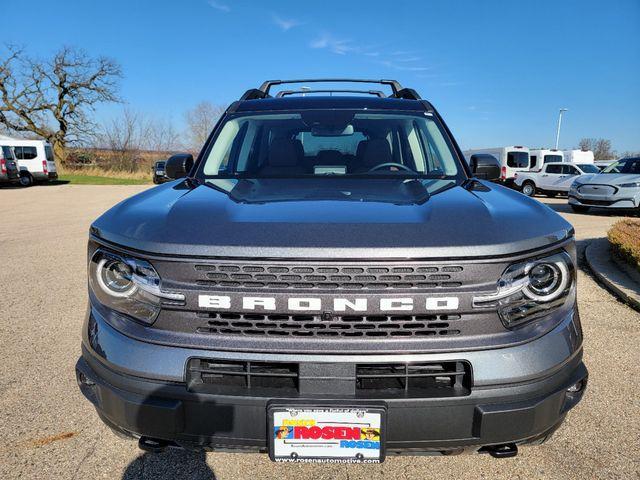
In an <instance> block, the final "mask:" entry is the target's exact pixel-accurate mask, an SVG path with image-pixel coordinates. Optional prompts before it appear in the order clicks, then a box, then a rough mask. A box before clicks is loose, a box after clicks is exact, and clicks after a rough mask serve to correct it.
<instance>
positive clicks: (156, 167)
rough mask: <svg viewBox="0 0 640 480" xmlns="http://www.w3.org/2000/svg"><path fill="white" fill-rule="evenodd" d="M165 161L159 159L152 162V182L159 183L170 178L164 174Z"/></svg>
mask: <svg viewBox="0 0 640 480" xmlns="http://www.w3.org/2000/svg"><path fill="white" fill-rule="evenodd" d="M165 163H166V162H165V161H164V160H160V161H158V162H156V163H154V164H153V166H152V167H151V170H152V175H153V183H155V184H156V185H157V184H160V183H164V182H168V181H169V180H170V179H169V178H167V176H166V174H165V169H164V166H165Z"/></svg>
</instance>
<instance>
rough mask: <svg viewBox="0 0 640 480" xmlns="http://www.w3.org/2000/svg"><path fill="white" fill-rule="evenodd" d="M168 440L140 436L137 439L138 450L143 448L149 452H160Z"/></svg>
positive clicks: (165, 446) (167, 443)
mask: <svg viewBox="0 0 640 480" xmlns="http://www.w3.org/2000/svg"><path fill="white" fill-rule="evenodd" d="M168 445H169V442H167V441H165V440H160V439H158V438H149V437H145V436H142V437H140V439H139V440H138V447H139V448H140V450H144V451H145V452H149V453H161V452H163V451H164V450H165V448H167V446H168Z"/></svg>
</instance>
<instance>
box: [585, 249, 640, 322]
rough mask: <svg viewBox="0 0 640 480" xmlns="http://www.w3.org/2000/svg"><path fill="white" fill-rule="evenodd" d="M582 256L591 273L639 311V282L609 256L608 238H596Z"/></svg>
mask: <svg viewBox="0 0 640 480" xmlns="http://www.w3.org/2000/svg"><path fill="white" fill-rule="evenodd" d="M584 256H585V258H586V260H587V264H588V265H589V268H590V269H591V271H592V272H593V274H594V275H595V276H596V277H597V278H598V280H600V282H602V284H603V285H604V286H605V287H607V289H608V290H609V291H610V292H612V293H613V294H614V295H616V296H617V297H619V298H621V299H622V300H623V301H624V302H625V303H627V304H628V305H629V306H631V307H632V308H634V309H635V310H639V311H640V283H637V282H636V281H634V280H633V279H632V278H631V276H629V275H628V274H627V273H626V272H625V271H624V270H622V268H621V267H620V266H619V265H618V264H617V263H616V262H614V260H613V259H612V258H611V251H610V248H609V240H607V239H606V238H597V239H595V240H593V241H592V242H591V243H590V244H589V245H587V248H586V249H585V252H584Z"/></svg>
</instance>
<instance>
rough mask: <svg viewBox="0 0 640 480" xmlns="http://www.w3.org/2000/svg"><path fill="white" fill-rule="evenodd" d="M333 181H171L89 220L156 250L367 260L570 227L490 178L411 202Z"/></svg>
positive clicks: (477, 252) (521, 246) (534, 243)
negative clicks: (241, 184) (305, 184)
mask: <svg viewBox="0 0 640 480" xmlns="http://www.w3.org/2000/svg"><path fill="white" fill-rule="evenodd" d="M291 181H292V180H281V183H280V184H278V182H274V183H273V184H272V188H273V189H280V190H282V189H285V188H286V187H285V182H289V185H291V183H290V182H291ZM327 181H328V182H332V180H327ZM365 181H366V180H365ZM352 182H353V180H352ZM394 182H396V183H395V184H396V185H397V182H398V180H395V179H394V180H389V186H388V189H390V190H392V189H393V188H394V187H393V185H394ZM327 185H329V184H327ZM333 185H335V188H334V192H333V194H325V195H324V196H323V195H313V196H311V197H310V198H305V199H298V200H296V199H287V200H286V201H283V200H282V198H280V197H277V198H278V200H273V201H271V200H268V198H269V195H266V194H265V193H264V192H262V193H261V196H260V198H261V199H262V200H261V201H258V202H254V201H246V199H245V197H244V196H242V195H241V196H238V195H233V186H232V185H231V186H230V187H229V188H227V191H225V189H221V188H213V187H211V186H207V185H199V186H195V187H193V188H191V187H189V186H188V185H187V184H186V182H184V181H174V182H170V183H166V184H164V185H161V186H159V187H155V188H151V189H149V190H146V191H144V192H142V193H140V194H138V195H136V196H134V197H131V198H129V199H127V200H124V201H123V202H121V203H120V204H118V205H116V206H115V207H113V208H112V209H111V210H109V211H107V212H106V213H105V214H104V215H102V216H101V217H100V218H98V219H97V220H96V221H95V222H94V224H93V225H92V233H93V234H94V235H96V236H98V237H100V238H103V239H105V240H107V241H109V242H112V243H116V244H119V245H122V246H125V247H129V248H133V249H136V250H141V251H145V252H149V253H158V254H170V255H186V256H217V257H221V256H229V257H262V258H263V257H280V258H282V257H289V258H292V257H297V258H369V259H371V258H396V259H402V258H444V257H447V258H452V257H471V256H495V255H507V254H513V253H517V252H522V251H526V250H532V249H536V248H541V247H545V246H548V245H549V244H552V243H555V242H558V241H560V240H563V239H565V238H567V237H570V236H572V235H573V228H572V227H571V225H570V224H569V223H568V222H566V221H565V220H564V219H562V217H560V216H559V215H558V214H556V213H555V212H554V211H553V210H551V209H550V208H549V207H547V206H545V205H543V204H542V203H539V202H538V201H536V200H533V199H530V198H528V197H525V196H524V195H521V194H520V193H518V192H515V191H513V190H509V189H507V188H504V187H501V186H499V185H496V184H492V183H488V182H482V185H483V186H482V188H480V189H475V190H469V189H466V188H464V187H462V186H455V185H454V186H452V187H451V188H448V189H444V190H441V191H440V192H437V191H436V192H434V193H433V194H431V195H430V196H428V195H427V196H426V198H425V196H424V195H417V196H416V198H415V201H409V199H410V196H407V195H405V196H402V197H401V198H398V197H397V196H393V195H392V196H391V197H390V198H387V197H385V196H383V197H381V198H379V199H376V198H375V197H374V198H372V199H371V198H369V199H365V198H363V197H358V195H355V196H354V195H346V194H345V189H346V188H347V186H346V185H345V184H344V183H340V182H335V183H334V184H333ZM327 188H328V187H327ZM336 192H338V193H340V192H342V194H341V195H338V194H337V193H336ZM354 197H355V198H354Z"/></svg>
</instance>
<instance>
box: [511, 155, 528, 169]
mask: <svg viewBox="0 0 640 480" xmlns="http://www.w3.org/2000/svg"><path fill="white" fill-rule="evenodd" d="M507 166H508V167H511V168H529V154H528V153H527V152H508V153H507Z"/></svg>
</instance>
